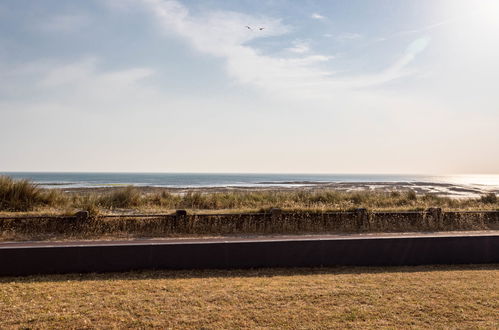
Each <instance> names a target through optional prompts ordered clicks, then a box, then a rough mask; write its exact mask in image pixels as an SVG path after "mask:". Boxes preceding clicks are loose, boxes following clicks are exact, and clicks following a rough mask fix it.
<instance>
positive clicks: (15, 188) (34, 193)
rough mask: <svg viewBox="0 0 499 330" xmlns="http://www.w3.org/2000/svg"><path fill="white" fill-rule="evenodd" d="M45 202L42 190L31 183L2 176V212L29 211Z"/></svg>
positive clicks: (0, 187)
mask: <svg viewBox="0 0 499 330" xmlns="http://www.w3.org/2000/svg"><path fill="white" fill-rule="evenodd" d="M43 202H44V200H43V196H42V193H41V191H40V189H39V188H38V187H37V186H36V185H34V184H33V183H31V182H30V181H28V180H14V179H12V178H10V177H7V176H0V210H4V211H29V210H31V209H33V208H34V207H35V206H36V205H38V204H42V203H43Z"/></svg>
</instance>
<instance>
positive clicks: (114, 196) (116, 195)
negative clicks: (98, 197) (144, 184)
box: [102, 186, 142, 208]
mask: <svg viewBox="0 0 499 330" xmlns="http://www.w3.org/2000/svg"><path fill="white" fill-rule="evenodd" d="M141 202H142V198H141V195H140V192H139V191H138V190H137V188H134V187H131V186H130V187H126V188H124V189H119V190H116V191H113V192H111V193H110V194H108V195H105V196H103V197H102V204H103V205H104V206H107V207H111V208H113V207H117V208H127V207H134V206H139V205H140V204H141Z"/></svg>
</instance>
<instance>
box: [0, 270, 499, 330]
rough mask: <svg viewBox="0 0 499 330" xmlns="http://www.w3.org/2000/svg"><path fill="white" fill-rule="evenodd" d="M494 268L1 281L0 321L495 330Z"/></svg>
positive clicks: (6, 325) (497, 287) (498, 323)
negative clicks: (485, 329)
mask: <svg viewBox="0 0 499 330" xmlns="http://www.w3.org/2000/svg"><path fill="white" fill-rule="evenodd" d="M498 310H499V265H481V266H478V265H475V266H474V265H468V266H420V267H394V268H361V267H358V268H346V267H341V268H323V269H321V268H317V269H265V270H231V271H222V270H220V271H214V270H206V271H147V272H132V273H122V274H87V275H76V274H75V275H51V276H30V277H22V278H1V279H0V327H1V328H3V329H10V328H13V329H19V328H69V329H74V328H79V329H81V328H85V329H88V328H121V329H123V328H151V327H157V328H192V329H200V328H209V329H211V328H213V329H215V328H225V329H237V328H377V327H383V328H395V329H398V328H423V327H424V328H490V329H493V328H497V327H499V318H498V317H497V311H498Z"/></svg>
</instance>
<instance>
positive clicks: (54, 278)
mask: <svg viewBox="0 0 499 330" xmlns="http://www.w3.org/2000/svg"><path fill="white" fill-rule="evenodd" d="M477 270H499V264H472V265H427V266H387V267H353V266H351V267H350V266H338V267H324V268H322V267H316V268H257V269H231V270H223V269H206V270H138V271H131V272H122V273H85V274H52V275H30V276H19V277H12V276H10V277H0V285H1V284H3V283H37V282H67V281H111V280H120V281H134V280H151V279H172V280H175V279H199V278H231V277H246V278H254V277H276V276H307V275H343V274H350V275H351V274H358V275H361V274H386V273H416V272H436V271H477Z"/></svg>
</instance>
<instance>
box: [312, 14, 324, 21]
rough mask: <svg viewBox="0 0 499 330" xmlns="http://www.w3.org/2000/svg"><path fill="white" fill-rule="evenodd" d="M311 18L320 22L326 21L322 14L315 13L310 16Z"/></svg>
mask: <svg viewBox="0 0 499 330" xmlns="http://www.w3.org/2000/svg"><path fill="white" fill-rule="evenodd" d="M310 17H311V18H313V19H318V20H323V19H326V17H325V16H322V15H321V14H319V13H313V14H312V15H310Z"/></svg>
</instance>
